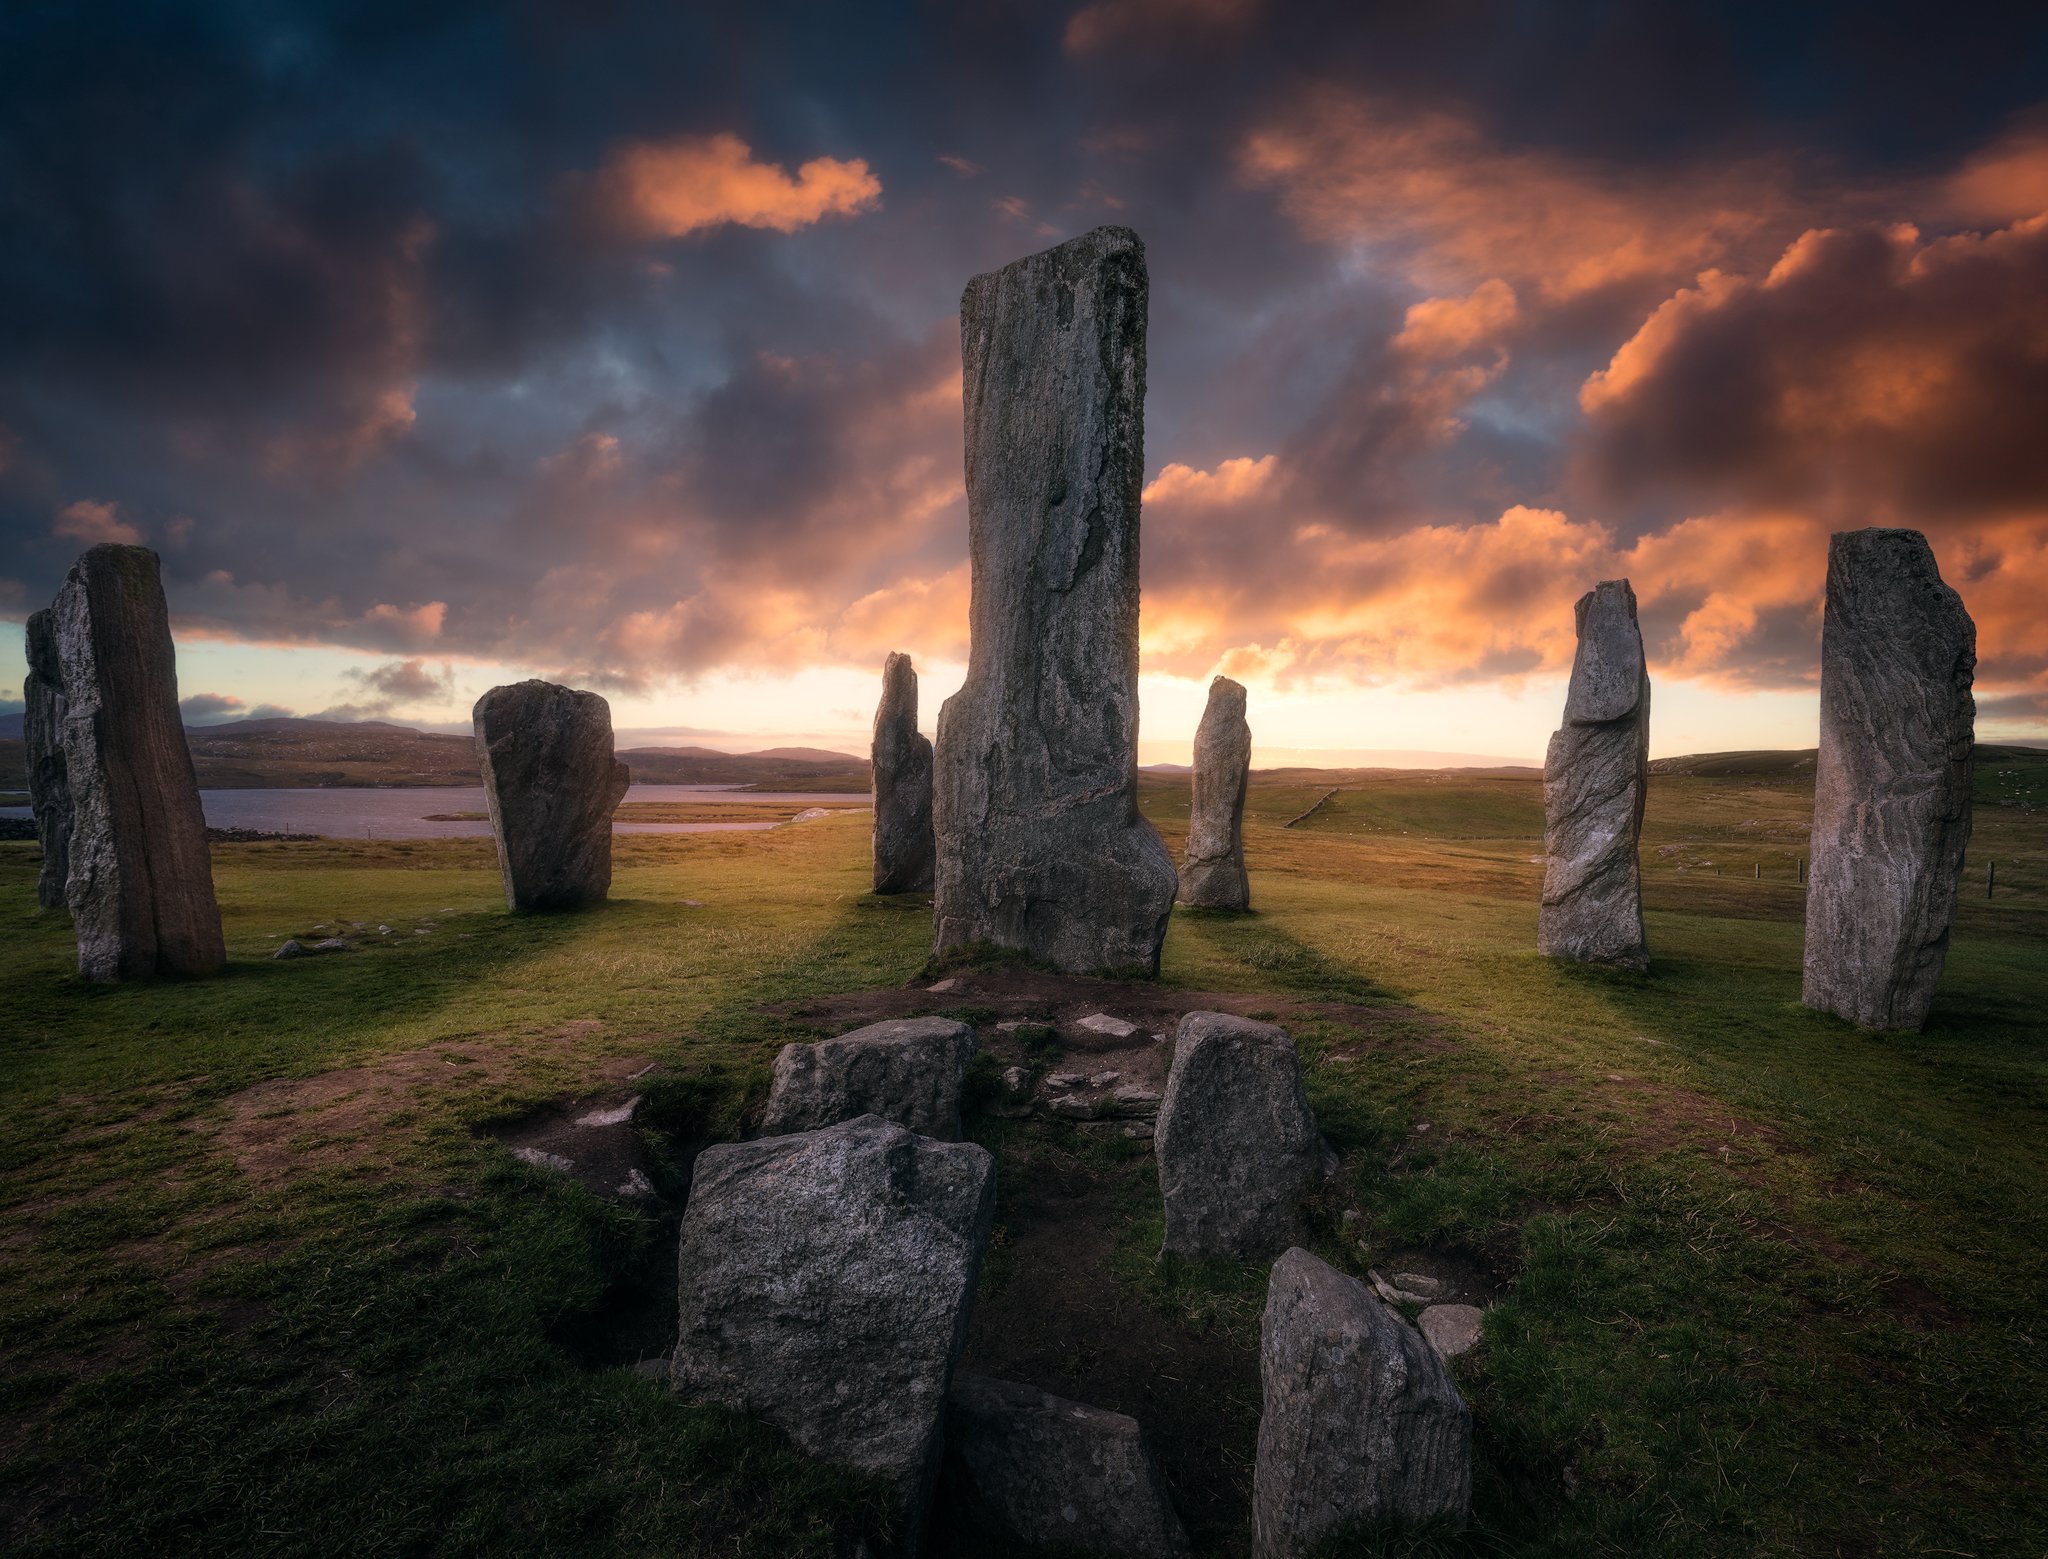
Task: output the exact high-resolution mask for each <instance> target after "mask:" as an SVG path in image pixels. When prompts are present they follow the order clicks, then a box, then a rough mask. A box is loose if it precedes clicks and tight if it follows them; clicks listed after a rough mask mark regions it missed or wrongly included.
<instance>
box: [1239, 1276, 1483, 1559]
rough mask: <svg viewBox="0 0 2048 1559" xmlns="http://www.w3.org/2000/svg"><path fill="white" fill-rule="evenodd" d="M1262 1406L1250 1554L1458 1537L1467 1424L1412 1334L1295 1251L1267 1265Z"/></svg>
mask: <svg viewBox="0 0 2048 1559" xmlns="http://www.w3.org/2000/svg"><path fill="white" fill-rule="evenodd" d="M1259 1374H1260V1381H1261V1385H1262V1388H1263V1406H1262V1411H1261V1413H1260V1416H1259V1449H1258V1459H1257V1462H1256V1464H1255V1466H1254V1469H1253V1473H1252V1522H1253V1549H1252V1551H1253V1553H1254V1554H1255V1555H1256V1556H1257V1559H1297V1556H1305V1555H1308V1554H1312V1553H1316V1552H1319V1551H1321V1550H1322V1548H1323V1545H1324V1544H1326V1543H1327V1542H1329V1541H1330V1540H1332V1539H1333V1538H1336V1537H1337V1536H1338V1535H1339V1534H1341V1533H1342V1532H1343V1531H1345V1530H1346V1529H1347V1528H1350V1527H1354V1526H1358V1525H1361V1524H1364V1523H1375V1522H1378V1523H1391V1524H1395V1525H1401V1526H1419V1525H1421V1524H1423V1523H1425V1522H1429V1521H1433V1520H1438V1519H1444V1518H1448V1519H1450V1520H1452V1521H1454V1522H1458V1523H1461V1524H1462V1523H1463V1521H1464V1520H1465V1519H1466V1516H1467V1514H1468V1512H1469V1510H1470V1506H1471V1499H1472V1417H1471V1414H1470V1413H1469V1412H1468V1411H1467V1410H1466V1407H1465V1403H1464V1399H1463V1398H1461V1397H1460V1396H1459V1395H1458V1388H1457V1386H1456V1385H1455V1384H1453V1383H1452V1381H1451V1378H1450V1375H1449V1373H1448V1372H1447V1371H1446V1370H1445V1369H1444V1365H1443V1361H1442V1359H1440V1358H1439V1357H1438V1356H1437V1354H1436V1352H1435V1351H1434V1350H1433V1349H1432V1348H1431V1347H1430V1346H1429V1344H1428V1343H1427V1342H1425V1341H1424V1340H1423V1337H1422V1334H1421V1333H1420V1332H1418V1331H1416V1330H1415V1329H1414V1328H1413V1327H1411V1326H1409V1325H1407V1324H1406V1323H1405V1322H1403V1321H1402V1320H1400V1319H1399V1318H1398V1317H1397V1316H1395V1315H1393V1314H1392V1313H1391V1312H1390V1311H1388V1309H1387V1308H1386V1307H1385V1306H1384V1305H1382V1304H1381V1303H1380V1302H1379V1301H1378V1300H1377V1299H1375V1298H1374V1297H1373V1296H1372V1294H1371V1293H1370V1292H1369V1291H1368V1290H1367V1289H1366V1287H1365V1285H1364V1284H1362V1283H1360V1282H1359V1281H1358V1280H1357V1279H1356V1278H1351V1277H1346V1276H1345V1275H1344V1274H1343V1273H1341V1272H1339V1271H1337V1270H1336V1269H1335V1268H1333V1267H1331V1266H1330V1265H1328V1264H1327V1263H1326V1262H1323V1261H1321V1260H1319V1259H1318V1258H1317V1257H1315V1256H1312V1255H1310V1254H1309V1253H1308V1252H1307V1251H1305V1250H1301V1249H1299V1248H1297V1249H1294V1250H1290V1251H1288V1252H1287V1253H1286V1254H1285V1255H1283V1256H1282V1257H1281V1258H1280V1259H1279V1260H1278V1261H1277V1262H1275V1263H1274V1264H1273V1274H1272V1277H1271V1279H1270V1280H1269V1282H1268V1284H1267V1289H1266V1310H1265V1315H1264V1317H1263V1318H1262V1320H1261V1322H1260V1328H1259Z"/></svg>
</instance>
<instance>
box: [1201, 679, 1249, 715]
mask: <svg viewBox="0 0 2048 1559" xmlns="http://www.w3.org/2000/svg"><path fill="white" fill-rule="evenodd" d="M1244 701H1245V691H1244V684H1243V683H1242V682H1233V681H1231V680H1230V678H1228V677H1215V678H1212V679H1211V680H1210V683H1209V707H1210V708H1211V709H1215V708H1218V707H1219V706H1220V707H1221V708H1222V709H1223V711H1224V712H1225V713H1226V714H1228V713H1229V712H1231V710H1233V709H1235V711H1236V712H1237V713H1238V714H1243V713H1244Z"/></svg>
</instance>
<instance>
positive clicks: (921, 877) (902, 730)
mask: <svg viewBox="0 0 2048 1559" xmlns="http://www.w3.org/2000/svg"><path fill="white" fill-rule="evenodd" d="M872 757H873V760H874V779H875V892H877V893H929V892H931V891H932V744H931V742H930V741H929V740H928V739H927V738H926V737H925V736H924V735H923V733H922V732H920V731H919V730H918V728H917V669H916V668H915V667H914V666H912V665H911V664H910V657H909V656H908V655H891V656H890V657H889V659H888V660H887V662H885V663H884V665H883V667H882V702H881V703H880V704H879V705H877V706H876V708H875V742H874V747H873V749H872Z"/></svg>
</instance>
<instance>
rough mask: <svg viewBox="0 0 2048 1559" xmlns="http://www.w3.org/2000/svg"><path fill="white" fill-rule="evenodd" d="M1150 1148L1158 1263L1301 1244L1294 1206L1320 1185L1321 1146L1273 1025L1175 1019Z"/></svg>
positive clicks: (1288, 1046)
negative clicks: (1160, 1214)
mask: <svg viewBox="0 0 2048 1559" xmlns="http://www.w3.org/2000/svg"><path fill="white" fill-rule="evenodd" d="M1153 1141H1154V1151H1155V1152H1156V1153H1157V1154H1158V1156H1159V1194H1160V1196H1161V1198H1162V1199H1163V1200H1164V1201H1165V1203H1166V1243H1165V1246H1164V1247H1163V1251H1162V1253H1163V1254H1166V1255H1172V1256H1187V1257H1203V1256H1231V1257H1236V1258H1239V1259H1241V1260H1259V1259H1263V1258H1265V1257H1268V1256H1272V1255H1274V1254H1275V1253H1276V1252H1279V1251H1282V1250H1285V1249H1286V1248H1287V1247H1288V1246H1289V1245H1292V1244H1294V1243H1295V1242H1296V1241H1298V1240H1303V1239H1306V1238H1308V1220H1307V1217H1306V1215H1305V1213H1304V1211H1303V1206H1302V1204H1303V1201H1304V1199H1305V1198H1306V1197H1307V1196H1308V1195H1309V1193H1310V1192H1311V1191H1313V1190H1314V1188H1315V1186H1316V1184H1317V1182H1318V1181H1319V1180H1320V1179H1321V1177H1322V1173H1323V1139H1322V1135H1321V1133H1320V1132H1318V1131H1317V1130H1316V1121H1315V1116H1314V1115H1313V1114H1312V1113H1311V1112H1310V1110H1309V1107H1308V1096H1307V1094H1306V1093H1304V1092H1303V1091H1302V1086H1301V1062H1300V1060H1299V1058H1298V1057H1297V1056H1296V1055H1295V1053H1294V1041H1293V1040H1291V1039H1289V1038H1288V1037H1287V1035H1286V1034H1285V1033H1283V1032H1282V1031H1281V1030H1279V1029H1277V1028H1275V1027H1274V1026H1273V1025H1272V1024H1270V1023H1255V1022H1253V1021H1252V1020H1251V1019H1250V1018H1238V1017H1232V1016H1231V1015H1230V1014H1228V1013H1224V1012H1190V1013H1189V1014H1187V1016H1186V1017H1184V1018H1182V1019H1181V1020H1180V1027H1179V1029H1178V1030H1176V1032H1175V1034H1174V1043H1173V1065H1172V1067H1171V1068H1170V1069H1169V1070H1168V1072H1167V1074H1166V1097H1165V1098H1164V1099H1163V1100H1161V1102H1160V1105H1159V1123H1158V1126H1157V1128H1156V1130H1155V1133H1154V1139H1153Z"/></svg>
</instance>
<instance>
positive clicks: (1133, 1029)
mask: <svg viewBox="0 0 2048 1559" xmlns="http://www.w3.org/2000/svg"><path fill="white" fill-rule="evenodd" d="M1074 1027H1075V1028H1077V1029H1086V1030H1087V1031H1088V1032H1089V1033H1091V1034H1106V1035H1108V1036H1109V1037H1110V1038H1111V1039H1129V1038H1130V1037H1131V1036H1132V1035H1133V1034H1135V1033H1137V1032H1138V1025H1137V1024H1135V1023H1127V1022H1125V1021H1124V1020H1123V1019H1122V1018H1117V1017H1112V1016H1110V1014H1108V1013H1106V1012H1091V1013H1090V1014H1089V1015H1088V1016H1087V1017H1085V1018H1078V1019H1076V1020H1075V1022H1074Z"/></svg>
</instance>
